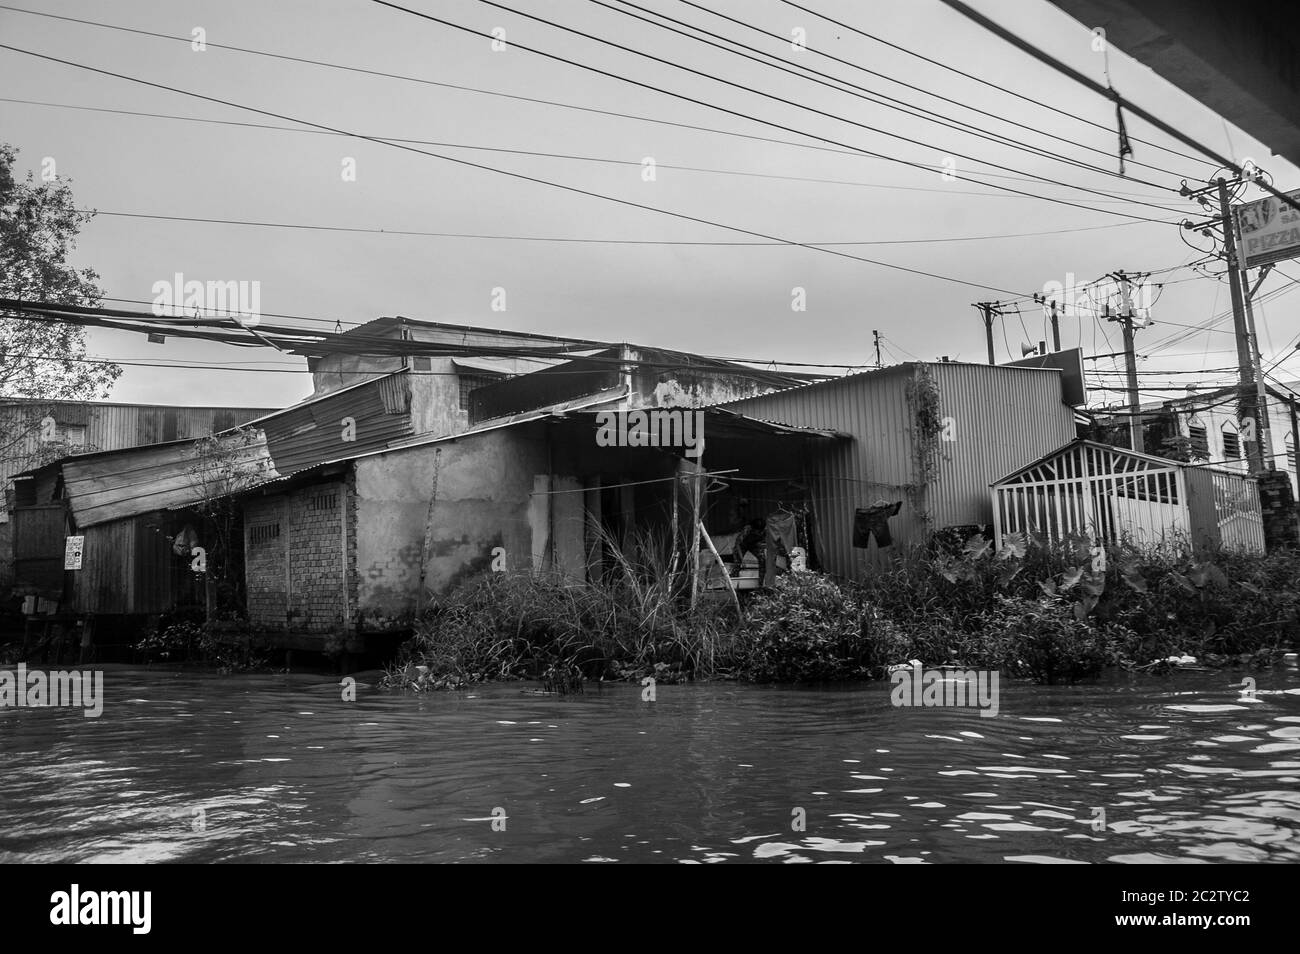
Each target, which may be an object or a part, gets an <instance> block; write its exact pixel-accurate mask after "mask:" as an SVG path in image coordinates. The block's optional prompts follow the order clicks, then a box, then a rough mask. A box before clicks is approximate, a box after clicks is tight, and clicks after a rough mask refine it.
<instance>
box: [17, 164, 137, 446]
mask: <svg viewBox="0 0 1300 954" xmlns="http://www.w3.org/2000/svg"><path fill="white" fill-rule="evenodd" d="M17 155H18V153H17V151H16V150H15V149H14V148H13V147H12V146H9V145H6V144H3V143H0V297H4V298H17V299H25V300H28V301H47V302H57V303H59V304H67V305H90V306H93V305H98V304H99V303H100V300H101V298H102V295H103V293H102V292H101V290H100V288H99V286H98V285H97V284H96V283H97V281H98V278H99V276H98V274H96V272H95V271H94V270H93V269H89V268H83V269H77V268H75V267H73V265H72V264H71V263H70V262H69V257H70V254H71V252H72V250H73V249H74V248H75V247H76V237H77V233H78V232H80V230H81V227H82V226H83V225H85V224H86V223H87V222H88V221H89V220H90V219H91V217H92V214H93V213H89V212H80V211H78V210H77V204H76V202H75V200H74V199H73V196H72V189H71V188H70V186H69V182H70V180H68V179H62V178H61V179H57V180H55V181H52V182H38V181H37V180H36V179H35V177H34V176H33V174H32V173H31V172H30V171H29V172H28V173H27V175H26V177H25V178H24V179H21V180H20V179H18V178H17V177H16V174H15V166H14V164H15V160H16V159H17ZM85 357H86V330H85V328H82V327H80V326H78V325H72V324H68V323H66V322H60V323H45V322H37V321H31V320H26V319H20V318H16V317H13V314H12V313H6V312H3V311H0V394H3V395H5V396H6V397H17V398H25V399H29V400H31V401H33V402H36V403H34V404H33V405H32V406H31V408H30V410H29V412H28V413H27V414H26V415H24V416H23V417H22V418H21V419H19V420H16V421H12V422H10V423H8V424H7V425H6V427H5V433H3V434H0V456H12V455H14V454H16V453H18V451H19V448H21V447H22V446H23V445H24V444H25V442H26V439H27V437H28V436H29V435H30V434H31V432H32V431H34V430H35V429H36V428H37V427H39V423H40V420H41V418H42V417H44V416H45V415H46V414H47V413H48V405H43V404H42V403H41V402H45V401H52V400H95V399H98V398H104V397H107V396H108V392H109V389H110V388H111V386H112V384H113V382H114V381H116V380H117V379H118V377H119V376H120V375H121V373H122V368H121V366H119V365H116V364H111V363H108V364H101V363H94V362H88V361H83V360H80V359H83V358H85ZM43 451H44V452H45V453H47V454H48V452H49V448H48V447H45V448H43Z"/></svg>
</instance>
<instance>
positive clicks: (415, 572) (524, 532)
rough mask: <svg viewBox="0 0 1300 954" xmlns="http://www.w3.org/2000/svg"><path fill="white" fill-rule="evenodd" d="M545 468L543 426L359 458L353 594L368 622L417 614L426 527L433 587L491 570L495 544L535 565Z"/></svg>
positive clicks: (519, 561) (517, 561)
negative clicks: (538, 484) (536, 493)
mask: <svg viewBox="0 0 1300 954" xmlns="http://www.w3.org/2000/svg"><path fill="white" fill-rule="evenodd" d="M435 472H436V474H437V487H436V498H435V500H434V503H433V513H432V520H431V521H430V515H429V501H430V497H431V496H432V495H433V494H434V490H435V488H434V475H435ZM546 472H547V461H546V444H545V432H544V429H543V428H542V427H541V426H533V425H522V426H519V427H511V428H503V429H501V430H497V431H489V432H487V433H484V434H481V435H476V436H474V437H470V438H468V439H466V440H463V441H449V442H444V443H441V444H435V445H430V446H427V447H414V448H408V449H405V450H398V451H394V452H392V453H389V454H383V455H378V456H375V457H368V458H363V459H361V460H358V461H357V462H356V487H357V524H358V527H359V533H358V537H357V572H358V577H357V596H358V603H359V608H360V613H361V618H362V623H363V625H364V626H366V627H368V628H382V627H384V626H397V625H402V624H403V623H406V622H409V621H410V620H411V619H412V618H413V616H414V614H415V613H416V611H417V609H418V603H419V587H420V570H421V566H420V564H421V553H422V551H423V549H424V542H425V541H424V536H425V527H426V524H430V525H431V533H430V540H429V546H428V554H427V557H426V559H425V573H426V586H427V588H428V589H429V590H430V591H431V592H434V593H441V592H445V591H446V590H447V589H449V588H451V587H452V586H454V585H455V584H456V583H457V582H459V581H460V580H461V579H464V578H465V577H468V576H470V575H473V574H474V573H476V572H479V571H483V570H487V569H488V568H489V567H490V565H491V560H492V550H493V548H495V547H503V548H504V549H505V552H506V566H507V568H508V569H510V570H519V569H526V568H528V567H530V566H532V565H533V564H532V551H533V535H534V531H535V529H536V530H540V532H541V533H543V534H544V533H545V530H546V525H547V518H546V510H545V507H544V506H542V507H541V508H540V509H539V508H538V507H537V505H536V504H534V503H533V501H534V499H535V498H534V497H533V496H532V493H533V489H534V476H535V475H538V474H545V473H546ZM574 496H577V497H581V494H577V495H574ZM542 499H544V498H542ZM530 508H532V509H530ZM530 514H531V519H530ZM539 525H540V526H539Z"/></svg>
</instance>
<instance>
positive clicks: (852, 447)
mask: <svg viewBox="0 0 1300 954" xmlns="http://www.w3.org/2000/svg"><path fill="white" fill-rule="evenodd" d="M918 367H919V365H917V364H915V363H912V364H906V365H898V366H896V367H893V368H886V369H884V370H882V371H873V372H867V373H865V374H857V375H852V376H850V377H847V378H842V379H839V380H836V381H830V382H825V383H822V384H815V385H809V386H808V387H803V388H796V389H791V390H787V391H781V392H777V393H774V394H767V395H763V396H761V397H756V398H749V399H746V400H743V401H736V402H732V403H729V404H727V405H725V406H726V407H729V408H732V409H734V410H737V411H740V412H741V413H743V414H746V415H749V416H751V417H756V418H760V419H763V420H770V421H778V422H781V423H785V424H794V425H799V426H804V427H823V428H833V429H835V430H838V431H843V432H845V433H847V434H851V435H852V436H853V440H852V441H837V442H834V443H833V444H830V445H829V446H827V447H824V448H823V447H818V446H816V445H814V446H813V448H812V450H811V452H810V453H811V455H812V456H811V461H810V463H811V467H810V469H811V470H812V471H813V473H814V475H815V477H814V480H813V485H814V497H815V510H816V517H817V528H818V531H819V535H820V539H819V544H818V545H819V547H820V550H821V556H822V560H823V562H824V564H825V566H826V569H827V570H828V571H829V572H831V573H834V574H837V575H840V576H860V575H861V574H862V573H864V572H866V570H867V568H868V567H870V566H879V565H881V564H882V563H883V562H884V561H885V560H886V559H887V558H888V557H890V556H892V555H893V554H895V553H901V552H902V551H904V550H905V549H906V548H908V547H909V546H911V545H914V544H920V543H923V542H924V541H925V537H926V524H925V522H924V520H923V519H922V513H921V511H923V510H928V511H929V514H930V528H931V529H936V530H937V529H942V528H944V527H950V526H964V525H968V524H988V523H990V522H991V521H992V507H991V504H990V498H989V484H991V483H992V482H993V481H994V480H997V479H998V478H1000V477H1002V476H1004V475H1005V474H1007V473H1009V472H1010V471H1012V470H1015V469H1016V468H1017V467H1020V466H1022V465H1024V464H1027V463H1029V462H1030V461H1032V460H1034V459H1036V458H1038V457H1041V456H1042V455H1043V454H1045V453H1047V452H1049V451H1051V450H1053V449H1055V448H1057V447H1060V446H1061V445H1062V444H1065V443H1067V442H1069V441H1071V440H1073V439H1074V437H1075V426H1074V415H1073V411H1072V410H1071V408H1070V407H1068V406H1067V405H1065V404H1062V403H1061V385H1060V377H1059V374H1058V373H1057V372H1054V371H1043V370H1036V369H1035V370H1030V369H1022V368H1002V367H990V366H987V365H973V364H945V363H938V362H937V363H933V364H926V365H925V367H927V368H928V369H929V370H930V373H931V375H932V376H933V377H934V380H935V383H936V384H937V385H938V388H939V404H940V414H941V415H942V416H943V417H945V418H951V419H952V421H951V426H950V428H949V433H950V434H951V436H952V437H953V439H952V440H950V441H941V442H939V445H938V447H939V453H938V459H937V461H936V466H937V477H936V479H935V480H934V481H933V482H931V483H930V484H929V485H928V486H926V487H925V488H924V490H923V492H920V493H913V494H909V493H908V492H907V490H908V487H909V486H910V485H912V484H913V483H914V482H915V480H916V477H915V473H916V464H915V462H914V460H913V456H912V446H913V444H912V435H911V422H912V420H913V411H912V409H911V407H910V406H909V402H908V398H907V385H908V381H909V380H910V379H911V378H913V376H914V375H915V374H916V373H917V368H918ZM878 501H886V502H890V503H892V502H894V501H901V502H902V508H901V509H900V511H899V514H898V516H897V517H894V518H892V519H891V520H890V522H889V526H890V531H891V535H892V537H893V545H892V546H891V547H890V548H889V549H887V550H885V551H880V550H878V548H877V547H876V546H875V544H874V543H873V544H872V545H871V547H870V548H869V549H867V550H862V549H858V548H855V547H854V546H853V545H852V535H853V517H854V511H855V510H856V509H858V508H859V507H869V506H871V505H872V504H873V503H876V502H878Z"/></svg>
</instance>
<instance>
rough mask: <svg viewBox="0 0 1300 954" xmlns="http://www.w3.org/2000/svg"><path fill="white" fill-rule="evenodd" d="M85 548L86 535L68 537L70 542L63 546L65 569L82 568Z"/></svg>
mask: <svg viewBox="0 0 1300 954" xmlns="http://www.w3.org/2000/svg"><path fill="white" fill-rule="evenodd" d="M85 549H86V538H85V537H68V542H67V544H66V545H65V546H64V548H63V568H64V569H65V570H80V569H81V555H82V553H83V552H84V551H85Z"/></svg>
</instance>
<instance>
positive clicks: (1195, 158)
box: [778, 0, 1213, 166]
mask: <svg viewBox="0 0 1300 954" xmlns="http://www.w3.org/2000/svg"><path fill="white" fill-rule="evenodd" d="M778 2H780V3H784V4H785V5H786V6H788V7H794V8H795V9H796V10H802V11H803V12H804V13H807V14H810V15H811V16H814V17H817V18H818V19H820V20H825V21H826V22H827V23H833V24H835V25H836V26H838V27H842V28H843V29H845V30H848V31H849V32H850V33H856V34H857V35H858V36H861V37H865V38H866V39H868V40H873V41H875V42H876V43H880V44H883V45H884V46H887V47H890V48H891V49H894V50H897V51H899V52H900V53H906V54H907V55H908V56H911V57H915V58H916V59H919V60H923V61H924V62H926V63H929V64H930V65H932V66H937V67H939V68H940V69H945V70H948V71H949V72H950V73H956V74H957V75H958V76H962V77H965V78H966V79H969V80H974V81H975V82H976V83H980V84H982V85H984V86H988V87H990V88H991V89H996V90H998V91H999V92H1002V93H1006V94H1007V95H1008V96H1014V97H1016V98H1017V99H1020V100H1023V101H1024V102H1027V103H1032V104H1033V105H1035V106H1040V107H1042V108H1043V109H1048V110H1051V111H1052V112H1054V113H1057V114H1059V115H1061V116H1064V117H1066V118H1068V119H1073V120H1077V121H1078V122H1081V123H1086V124H1087V125H1089V126H1093V127H1095V128H1097V129H1101V130H1104V131H1105V132H1107V133H1110V134H1112V135H1113V134H1114V132H1115V131H1114V130H1113V129H1111V128H1110V127H1109V126H1105V125H1103V124H1101V123H1096V122H1093V121H1092V120H1090V119H1084V118H1083V117H1082V116H1079V115H1077V114H1075V113H1072V112H1069V111H1068V110H1064V109H1061V108H1060V107H1058V106H1053V105H1051V104H1050V103H1045V102H1043V101H1042V100H1037V99H1034V98H1033V97H1032V96H1026V95H1025V94H1024V93H1018V92H1016V91H1015V90H1013V89H1008V88H1007V87H1005V86H999V85H998V84H997V83H994V82H992V81H990V80H986V79H984V78H983V77H980V76H976V75H974V74H973V73H967V72H965V71H963V70H959V69H957V68H956V67H955V66H951V65H949V64H948V63H943V62H940V61H939V60H935V59H931V58H930V57H928V56H924V55H923V54H921V53H917V52H916V51H915V50H910V49H908V48H907V47H905V46H900V45H899V44H897V43H891V42H890V41H889V40H886V39H885V38H883V37H880V36H876V35H875V34H874V33H868V32H867V31H865V30H862V29H859V28H858V27H855V26H851V25H849V24H847V23H844V22H843V21H841V20H836V19H834V18H832V17H828V16H827V15H826V14H824V13H818V12H817V11H816V10H813V9H811V8H809V7H806V6H802V5H801V4H798V3H795V2H794V0H778ZM1129 138H1130V139H1131V140H1132V141H1133V142H1140V143H1142V144H1143V145H1146V146H1151V147H1153V148H1155V149H1160V150H1162V151H1164V152H1167V153H1170V154H1171V155H1175V156H1181V157H1182V158H1184V159H1190V160H1192V161H1193V162H1200V163H1204V164H1205V165H1207V166H1208V165H1213V163H1211V162H1208V161H1206V160H1205V159H1203V158H1201V157H1200V156H1192V155H1188V154H1187V153H1185V152H1179V151H1178V150H1177V149H1170V148H1169V147H1168V146H1161V145H1159V144H1157V143H1154V142H1149V141H1148V140H1145V139H1140V138H1138V137H1137V136H1130V137H1129ZM1193 148H1195V147H1193Z"/></svg>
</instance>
